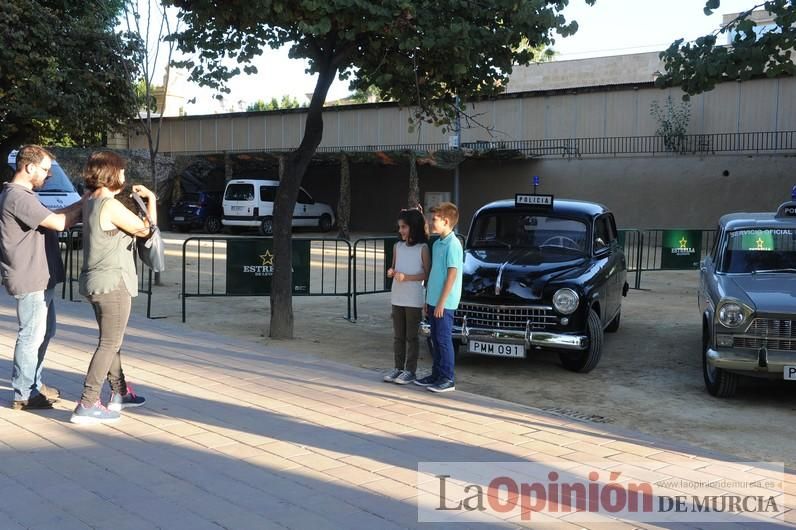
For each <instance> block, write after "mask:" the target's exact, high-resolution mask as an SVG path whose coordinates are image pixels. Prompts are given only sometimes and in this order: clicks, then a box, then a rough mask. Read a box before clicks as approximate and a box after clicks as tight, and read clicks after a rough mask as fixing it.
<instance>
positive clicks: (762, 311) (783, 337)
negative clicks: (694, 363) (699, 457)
mask: <svg viewBox="0 0 796 530" xmlns="http://www.w3.org/2000/svg"><path fill="white" fill-rule="evenodd" d="M698 303H699V310H700V313H701V315H702V373H703V375H704V379H705V386H706V387H707V390H708V392H709V393H710V394H711V395H713V396H717V397H729V396H732V395H733V394H734V393H735V391H736V389H737V385H738V380H739V378H740V377H741V376H754V377H765V378H774V379H785V380H789V381H796V187H795V188H794V190H793V193H792V200H791V201H790V202H786V203H784V204H782V205H781V206H780V207H779V209H778V210H777V211H776V213H774V212H767V213H733V214H728V215H724V216H722V217H721V219H720V220H719V226H718V232H717V234H716V242H715V244H714V246H713V249H712V250H711V252H710V254H709V255H708V256H706V257H705V259H704V260H703V261H702V263H701V267H700V275H699V291H698Z"/></svg>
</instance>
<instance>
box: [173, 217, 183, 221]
mask: <svg viewBox="0 0 796 530" xmlns="http://www.w3.org/2000/svg"><path fill="white" fill-rule="evenodd" d="M174 220H175V221H185V217H175V218H174Z"/></svg>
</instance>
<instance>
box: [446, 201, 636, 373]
mask: <svg viewBox="0 0 796 530" xmlns="http://www.w3.org/2000/svg"><path fill="white" fill-rule="evenodd" d="M626 276H627V267H626V262H625V255H624V253H623V251H622V247H621V246H620V244H619V240H618V237H617V230H616V223H615V221H614V216H613V214H612V213H611V212H610V211H608V209H606V208H605V207H604V206H602V205H600V204H595V203H591V202H583V201H576V200H564V199H553V197H552V196H550V195H521V194H518V195H517V196H516V197H515V199H514V200H503V201H497V202H493V203H490V204H487V205H486V206H483V207H482V208H481V209H480V210H478V212H476V214H475V216H474V217H473V221H472V224H471V226H470V231H469V233H468V237H467V240H466V244H465V251H464V269H463V277H462V298H461V302H460V304H459V308H458V309H457V310H456V312H455V315H454V327H453V338H454V343H455V344H458V345H459V346H460V347H463V348H466V351H467V352H468V353H471V354H479V355H492V356H498V357H526V356H527V355H528V353H529V352H530V351H532V350H539V349H545V350H553V351H557V352H558V355H559V357H560V359H561V363H562V364H563V365H564V367H566V368H568V369H569V370H573V371H576V372H588V371H590V370H592V369H593V368H594V367H595V366H597V363H598V362H599V360H600V355H601V354H602V346H603V331H604V330H605V331H608V332H613V331H616V330H617V329H619V319H620V317H621V309H622V297H623V296H626V295H627V290H628V284H627V282H626Z"/></svg>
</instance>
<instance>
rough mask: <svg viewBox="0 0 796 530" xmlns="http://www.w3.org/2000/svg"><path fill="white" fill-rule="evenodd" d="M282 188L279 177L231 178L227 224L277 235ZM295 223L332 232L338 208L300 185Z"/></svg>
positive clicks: (226, 205)
mask: <svg viewBox="0 0 796 530" xmlns="http://www.w3.org/2000/svg"><path fill="white" fill-rule="evenodd" d="M278 187H279V181H278V180H258V179H234V180H230V181H229V182H228V183H227V187H226V190H225V191H224V201H223V205H224V217H223V220H222V223H223V224H224V226H226V227H231V228H232V229H239V228H245V227H256V228H259V230H260V233H261V234H263V235H266V236H270V235H271V234H273V231H274V217H273V215H274V199H275V197H276V190H277V188H278ZM293 226H294V227H297V226H313V227H318V229H320V230H321V231H322V232H328V231H329V230H331V229H332V227H333V226H334V211H333V210H332V207H331V206H329V205H328V204H325V203H322V202H315V200H314V199H313V198H312V197H311V196H310V194H309V193H307V191H306V190H305V189H304V188H299V194H298V200H297V201H296V206H295V207H294V209H293Z"/></svg>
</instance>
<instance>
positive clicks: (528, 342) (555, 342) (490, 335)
mask: <svg viewBox="0 0 796 530" xmlns="http://www.w3.org/2000/svg"><path fill="white" fill-rule="evenodd" d="M420 334H421V335H423V336H426V337H428V336H430V335H431V326H430V325H429V324H428V323H427V322H422V323H421V324H420ZM452 335H453V338H454V339H455V340H458V341H460V342H461V343H462V344H467V341H468V340H481V341H487V342H490V341H492V342H501V343H506V344H523V345H524V346H525V349H526V350H528V349H531V348H550V349H556V350H578V351H581V350H585V349H586V348H588V347H589V338H588V337H587V336H586V335H571V334H566V333H552V332H549V331H532V330H526V331H516V330H495V329H482V328H471V327H469V326H468V327H461V326H453V333H452Z"/></svg>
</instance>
